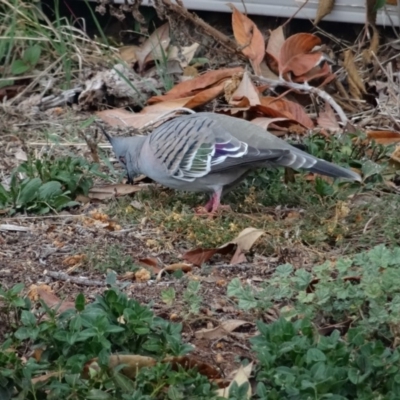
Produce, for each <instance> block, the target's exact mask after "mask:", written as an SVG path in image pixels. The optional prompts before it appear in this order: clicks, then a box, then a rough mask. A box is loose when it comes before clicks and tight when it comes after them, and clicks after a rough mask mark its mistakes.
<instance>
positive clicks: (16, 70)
mask: <svg viewBox="0 0 400 400" xmlns="http://www.w3.org/2000/svg"><path fill="white" fill-rule="evenodd" d="M29 68H30V67H29V65H26V64H25V63H24V62H23V61H22V60H15V61H14V62H13V63H12V64H11V73H12V74H13V75H21V74H23V73H25V72H26V71H29Z"/></svg>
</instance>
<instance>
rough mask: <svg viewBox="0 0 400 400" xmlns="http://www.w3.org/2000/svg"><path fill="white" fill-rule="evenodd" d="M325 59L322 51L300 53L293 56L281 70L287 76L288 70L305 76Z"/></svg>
mask: <svg viewBox="0 0 400 400" xmlns="http://www.w3.org/2000/svg"><path fill="white" fill-rule="evenodd" d="M323 60H324V55H323V54H322V53H320V52H317V53H310V54H298V55H295V56H293V57H292V58H291V59H290V61H289V62H288V63H287V64H286V65H285V66H283V67H282V70H281V71H280V72H281V74H282V76H287V73H288V72H291V73H292V74H293V75H295V76H296V77H299V76H304V75H306V74H307V73H309V72H310V71H312V70H314V69H315V68H316V67H317V66H318V65H319V64H320V63H321V62H322V61H323ZM325 65H327V64H325ZM329 72H330V70H329Z"/></svg>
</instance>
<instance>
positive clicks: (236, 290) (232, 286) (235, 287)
mask: <svg viewBox="0 0 400 400" xmlns="http://www.w3.org/2000/svg"><path fill="white" fill-rule="evenodd" d="M242 292H243V286H242V283H241V282H240V279H239V278H233V279H232V280H231V281H230V282H229V284H228V291H227V294H228V296H229V297H233V296H238V295H240V294H241V293H242Z"/></svg>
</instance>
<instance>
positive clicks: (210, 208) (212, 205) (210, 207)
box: [204, 190, 222, 213]
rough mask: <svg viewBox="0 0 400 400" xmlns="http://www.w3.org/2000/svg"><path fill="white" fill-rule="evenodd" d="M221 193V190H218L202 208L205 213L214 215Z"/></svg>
mask: <svg viewBox="0 0 400 400" xmlns="http://www.w3.org/2000/svg"><path fill="white" fill-rule="evenodd" d="M221 192H222V191H221V190H218V191H217V192H214V193H213V195H212V196H211V199H210V200H209V201H208V202H207V203H206V205H205V206H204V208H205V209H206V210H207V212H210V213H214V212H216V211H217V209H218V207H219V205H220V202H221Z"/></svg>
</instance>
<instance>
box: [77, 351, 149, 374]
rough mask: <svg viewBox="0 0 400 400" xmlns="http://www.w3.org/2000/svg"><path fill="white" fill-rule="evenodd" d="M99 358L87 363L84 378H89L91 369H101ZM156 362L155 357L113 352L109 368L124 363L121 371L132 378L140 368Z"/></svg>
mask: <svg viewBox="0 0 400 400" xmlns="http://www.w3.org/2000/svg"><path fill="white" fill-rule="evenodd" d="M97 360H98V358H93V359H92V360H90V361H88V362H87V363H86V364H85V366H84V367H83V371H82V376H83V378H85V379H88V378H89V369H94V370H100V367H99V364H98V362H97ZM156 364H157V361H156V360H155V359H154V358H152V357H146V356H140V355H137V354H118V355H113V354H112V355H110V358H109V360H108V368H110V369H114V368H116V367H119V366H121V365H124V367H123V368H122V369H120V370H119V371H120V372H121V373H122V374H124V375H125V376H127V377H128V378H130V379H134V378H135V376H136V374H137V373H138V371H139V369H141V368H144V367H153V366H154V365H156Z"/></svg>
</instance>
